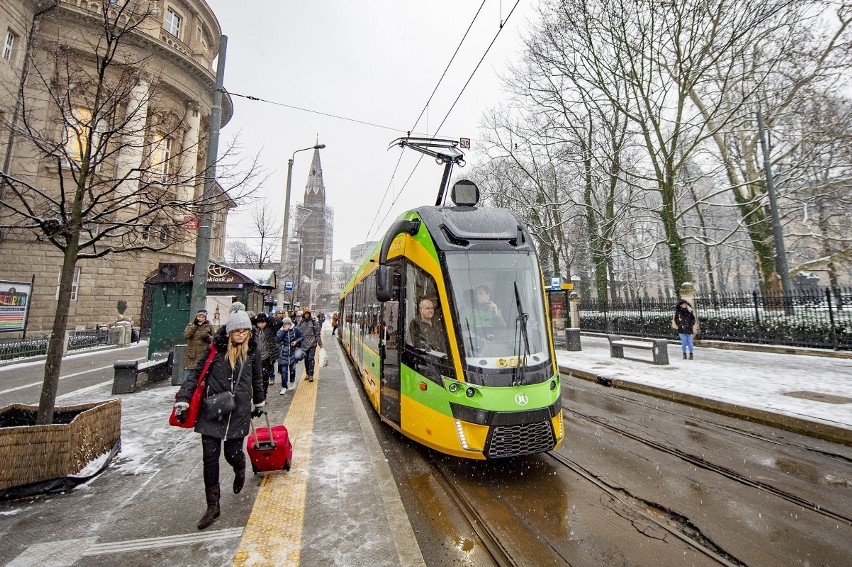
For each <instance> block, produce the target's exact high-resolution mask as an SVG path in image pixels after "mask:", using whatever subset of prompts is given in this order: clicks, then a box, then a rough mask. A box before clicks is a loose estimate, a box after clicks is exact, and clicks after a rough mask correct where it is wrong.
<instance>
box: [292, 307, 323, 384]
mask: <svg viewBox="0 0 852 567" xmlns="http://www.w3.org/2000/svg"><path fill="white" fill-rule="evenodd" d="M298 328H299V330H300V331H302V335H303V338H302V350H304V351H305V373H306V374H307V376H306V378H305V379H306V380H307V381H308V382H313V381H314V356H316V353H317V346H320V347H322V332H321V331H322V330H321V329H320V326H319V325H318V324H317V322H316V321H315V320H314V318H313V316H312V315H311V308H310V307H305V308H304V309H302V321H301V322H300V323H299V327H298Z"/></svg>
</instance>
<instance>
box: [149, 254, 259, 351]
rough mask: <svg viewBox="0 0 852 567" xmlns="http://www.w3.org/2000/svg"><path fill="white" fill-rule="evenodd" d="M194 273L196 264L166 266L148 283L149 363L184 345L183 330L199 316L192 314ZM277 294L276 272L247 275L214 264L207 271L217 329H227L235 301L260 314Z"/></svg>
mask: <svg viewBox="0 0 852 567" xmlns="http://www.w3.org/2000/svg"><path fill="white" fill-rule="evenodd" d="M193 270H194V264H192V263H188V262H162V263H160V265H159V266H158V267H157V269H156V270H154V271H153V272H151V273H150V274H149V275H148V277H147V278H146V279H145V291H144V295H143V298H142V322H141V323H142V329H143V332H144V331H145V330H147V331H148V358H149V359H150V358H151V357H152V355H153V354H154V353H155V352H164V351H171V350H172V349H173V348H174V347H175V345H178V344H182V343H183V330H184V328H185V327H186V325H187V323H189V322H190V321H192V319H193V317H194V316H195V314H194V313H190V303H191V299H192V275H193ZM246 272H248V273H249V274H250V275H247V273H246ZM274 290H275V272H274V270H246V271H245V272H244V271H242V270H240V269H237V268H230V267H228V266H224V265H222V264H218V263H216V262H211V263H210V265H209V266H208V267H207V300H206V304H207V306H206V308H207V312H208V319H209V320H210V322H211V323H213V325H214V326H218V325H224V324H225V323H226V322H227V317H228V309H229V307H230V305H231V303H233V302H235V301H240V302H242V303H243V304H244V305H245V306H246V309H247V310H249V311H253V312H254V313H259V312H260V311H262V310H263V309H264V303H265V299H266V298H267V297H268V296H269V294H271V293H272V291H274ZM181 358H182V357H181Z"/></svg>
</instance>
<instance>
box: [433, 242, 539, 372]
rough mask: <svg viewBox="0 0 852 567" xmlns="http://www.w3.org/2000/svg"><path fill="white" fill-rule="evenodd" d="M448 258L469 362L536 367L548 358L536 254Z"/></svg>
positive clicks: (456, 254) (471, 254)
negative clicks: (524, 364) (524, 363)
mask: <svg viewBox="0 0 852 567" xmlns="http://www.w3.org/2000/svg"><path fill="white" fill-rule="evenodd" d="M446 261H447V267H448V269H449V274H450V281H451V282H452V284H451V287H452V294H453V299H454V302H453V303H454V305H455V308H456V313H455V317H454V318H455V320H456V326H457V327H456V328H457V330H458V333H459V338H460V342H461V347H462V352H463V353H464V357H465V363H466V364H467V365H469V366H473V367H480V368H506V367H517V366H518V365H519V361H526V366H534V365H537V364H540V363H542V362H544V361H546V360H547V359H548V342H547V325H546V319H545V316H544V309H543V306H542V305H543V302H542V283H541V276H540V274H539V270H538V264H537V262H536V258H535V255H534V254H533V253H532V252H527V253H523V252H522V253H518V252H447V254H446ZM520 365H523V363H521V364H520Z"/></svg>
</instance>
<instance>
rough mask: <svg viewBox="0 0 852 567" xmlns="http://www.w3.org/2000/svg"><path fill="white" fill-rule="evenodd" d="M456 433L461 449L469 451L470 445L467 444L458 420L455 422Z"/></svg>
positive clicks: (462, 427)
mask: <svg viewBox="0 0 852 567" xmlns="http://www.w3.org/2000/svg"><path fill="white" fill-rule="evenodd" d="M456 433H457V434H458V436H459V443H461V446H462V449H470V445H468V444H467V436H466V435H465V434H464V426H463V425H462V422H461V421H459V420H458V419H457V420H456Z"/></svg>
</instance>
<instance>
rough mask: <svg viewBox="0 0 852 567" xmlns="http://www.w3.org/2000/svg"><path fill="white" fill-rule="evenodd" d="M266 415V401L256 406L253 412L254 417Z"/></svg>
mask: <svg viewBox="0 0 852 567" xmlns="http://www.w3.org/2000/svg"><path fill="white" fill-rule="evenodd" d="M265 413H266V400H263V401H262V402H260V403H259V404H254V407H253V408H252V410H251V416H252V417H260V416H262V415H263V414H265Z"/></svg>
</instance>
